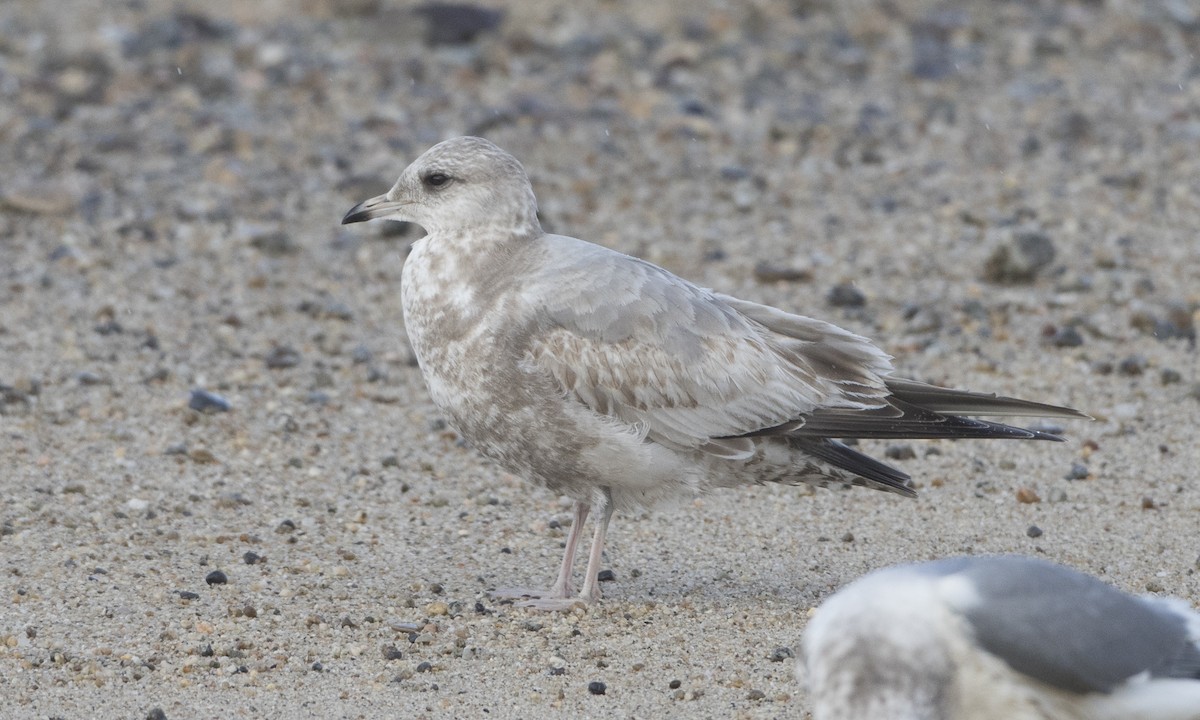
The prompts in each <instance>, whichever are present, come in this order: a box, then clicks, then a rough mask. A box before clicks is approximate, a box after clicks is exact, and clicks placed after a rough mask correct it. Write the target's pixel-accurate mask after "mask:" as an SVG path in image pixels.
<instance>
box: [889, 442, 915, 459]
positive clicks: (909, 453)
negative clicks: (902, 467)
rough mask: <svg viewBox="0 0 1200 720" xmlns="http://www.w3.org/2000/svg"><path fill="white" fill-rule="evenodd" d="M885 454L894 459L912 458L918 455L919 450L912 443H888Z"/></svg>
mask: <svg viewBox="0 0 1200 720" xmlns="http://www.w3.org/2000/svg"><path fill="white" fill-rule="evenodd" d="M883 454H884V455H885V456H887V457H889V458H891V459H892V460H912V459H913V458H915V457H916V456H917V451H916V450H914V449H913V446H912V445H909V444H907V443H906V444H904V445H888V446H887V449H886V450H884V451H883Z"/></svg>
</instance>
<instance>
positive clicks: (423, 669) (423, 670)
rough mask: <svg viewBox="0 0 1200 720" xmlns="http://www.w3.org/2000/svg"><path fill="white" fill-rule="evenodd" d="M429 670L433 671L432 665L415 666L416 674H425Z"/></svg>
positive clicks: (426, 663) (425, 663) (424, 663)
mask: <svg viewBox="0 0 1200 720" xmlns="http://www.w3.org/2000/svg"><path fill="white" fill-rule="evenodd" d="M430 670H433V665H431V664H429V663H428V662H423V663H421V664H420V665H418V666H417V672H419V673H427V672H429V671H430Z"/></svg>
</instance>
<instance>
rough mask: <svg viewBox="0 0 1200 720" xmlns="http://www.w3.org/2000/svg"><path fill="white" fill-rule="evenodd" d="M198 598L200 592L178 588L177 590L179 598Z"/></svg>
mask: <svg viewBox="0 0 1200 720" xmlns="http://www.w3.org/2000/svg"><path fill="white" fill-rule="evenodd" d="M199 598H200V594H199V593H194V592H192V591H191V590H180V591H179V599H180V600H198V599H199Z"/></svg>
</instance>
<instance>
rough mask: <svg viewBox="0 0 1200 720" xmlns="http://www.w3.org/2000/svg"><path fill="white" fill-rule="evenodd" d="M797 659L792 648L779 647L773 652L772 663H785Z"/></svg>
mask: <svg viewBox="0 0 1200 720" xmlns="http://www.w3.org/2000/svg"><path fill="white" fill-rule="evenodd" d="M794 657H796V654H795V653H793V652H792V649H791V648H790V647H777V648H775V649H774V650H773V651H772V652H771V662H783V661H784V660H789V659H791V658H794Z"/></svg>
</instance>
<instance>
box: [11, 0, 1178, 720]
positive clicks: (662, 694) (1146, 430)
mask: <svg viewBox="0 0 1200 720" xmlns="http://www.w3.org/2000/svg"><path fill="white" fill-rule="evenodd" d="M656 5H658V4H657V3H633V2H631V3H625V2H619V1H599V0H597V1H590V2H584V3H565V2H564V3H554V2H548V1H547V2H540V3H530V4H525V5H522V7H521V9H519V10H517V9H509V10H508V11H507V13H506V14H505V15H504V17H503V20H502V22H501V23H500V25H499V26H498V27H491V28H487V27H485V28H484V29H482V30H481V31H480V32H479V33H478V34H477V35H475V36H474V37H473V38H469V39H468V40H467V42H464V43H453V42H449V41H450V40H454V39H456V38H454V37H451V36H453V35H454V34H455V33H453V32H450V30H452V29H455V28H458V29H460V30H461V29H462V28H461V25H455V24H454V23H451V25H449V26H447V25H445V24H444V22H443V21H442V20H439V19H438V17H437V14H436V13H434V14H432V15H430V14H428V13H427V14H425V15H424V16H422V15H419V14H416V13H414V12H413V11H412V10H411V8H406V7H403V6H400V5H396V4H394V3H389V2H382V3H381V2H377V1H374V0H356V2H353V3H337V4H334V3H326V2H322V1H321V0H308V1H307V2H302V1H299V0H298V1H297V2H294V3H288V2H281V1H279V2H271V3H261V4H251V3H246V4H243V5H238V6H237V7H236V8H231V7H228V6H226V7H220V6H216V5H214V4H211V3H192V4H191V10H189V9H188V7H189V6H188V4H183V5H180V4H178V3H174V2H167V1H165V0H144V1H143V2H138V3H93V2H74V3H72V2H58V3H44V2H41V1H40V0H9V1H8V2H5V3H2V4H0V166H2V167H3V168H4V173H3V174H2V176H0V386H2V387H0V431H2V435H0V561H2V563H3V579H2V580H0V585H2V596H0V695H2V696H3V698H4V701H3V703H2V704H0V715H3V716H5V717H63V718H84V717H123V718H144V717H163V716H165V717H168V718H232V717H326V718H342V717H345V718H358V717H367V718H370V717H492V718H502V717H513V718H525V717H533V716H535V715H537V714H550V715H552V716H561V717H579V716H582V715H585V714H586V715H588V716H598V717H637V718H646V717H659V716H666V715H671V716H687V717H747V718H774V717H781V718H782V717H789V718H801V717H804V716H805V715H806V710H807V702H806V699H805V695H804V691H803V688H802V687H801V686H799V684H798V683H797V682H796V681H795V680H794V678H793V666H794V661H793V660H792V659H791V658H790V657H789V655H791V653H792V650H791V649H792V648H795V647H796V645H797V642H798V640H799V637H800V635H801V632H802V630H803V628H804V624H805V622H806V618H807V617H808V613H809V612H810V609H811V608H813V607H814V606H816V605H817V604H819V603H820V602H821V600H822V599H823V598H825V597H826V596H828V595H829V593H831V592H832V591H833V590H834V589H836V588H838V587H839V586H841V585H843V584H845V583H846V582H848V581H850V580H852V579H853V578H855V577H857V576H859V575H861V574H862V573H864V572H866V571H869V570H871V569H873V568H877V567H880V566H883V565H887V564H891V563H895V562H901V561H912V560H924V559H930V558H936V557H942V556H945V555H950V554H956V553H984V552H1020V553H1030V554H1039V555H1041V556H1043V557H1047V558H1050V559H1053V560H1056V561H1059V562H1063V563H1066V564H1069V565H1071V566H1074V567H1077V568H1080V569H1083V570H1085V571H1088V572H1091V573H1094V574H1097V575H1099V576H1101V577H1103V578H1105V579H1106V580H1108V581H1110V582H1112V583H1114V584H1115V585H1117V586H1119V587H1121V588H1124V589H1127V590H1131V591H1135V592H1146V591H1149V592H1155V593H1164V594H1172V595H1177V596H1180V597H1183V598H1186V599H1188V600H1190V601H1191V602H1193V603H1196V602H1198V601H1200V576H1198V575H1197V574H1196V571H1197V561H1198V558H1197V556H1198V554H1200V540H1198V534H1197V528H1198V527H1200V487H1198V486H1197V480H1196V477H1195V474H1196V470H1195V469H1196V467H1197V466H1200V445H1198V444H1197V442H1196V426H1197V425H1196V417H1197V413H1198V412H1200V386H1198V385H1197V383H1198V382H1200V376H1198V362H1197V353H1196V349H1195V332H1196V323H1197V321H1198V320H1200V318H1198V317H1197V308H1198V307H1200V241H1198V240H1197V236H1198V231H1200V152H1197V148H1198V147H1200V60H1198V59H1197V53H1200V15H1198V14H1197V12H1196V10H1195V8H1194V7H1193V6H1191V5H1190V4H1189V3H1187V2H1178V1H1176V0H1163V1H1162V2H1146V3H1139V2H1118V1H1116V0H1114V1H1112V2H1103V3H1096V2H1081V3H1070V2H1067V3H1022V2H1005V3H990V2H983V1H980V2H973V3H963V4H957V5H956V6H954V7H952V6H951V5H950V4H938V3H931V2H915V1H908V0H905V1H902V2H891V3H878V4H876V3H870V2H865V1H859V2H848V3H836V2H821V1H820V0H817V1H816V2H795V3H771V2H765V1H760V2H753V3H748V4H745V5H744V6H743V5H742V4H740V3H729V4H726V3H717V2H714V3H704V4H687V7H686V8H684V9H679V10H667V9H662V8H657V7H655V6H656ZM497 7H498V6H497ZM431 18H432V20H431ZM483 19H484V20H487V19H488V18H486V17H485V18H483ZM431 23H435V24H437V27H434V26H433V24H431ZM483 25H487V23H486V22H485V23H483ZM469 29H470V28H467V30H469ZM435 31H436V32H435ZM470 35H471V33H470V32H465V31H464V32H463V33H462V37H464V38H465V37H467V36H470ZM459 39H462V38H459ZM468 132H471V133H477V134H484V135H486V136H487V137H489V138H490V139H492V140H494V141H496V142H497V143H499V144H500V145H501V146H503V147H505V148H506V149H508V150H510V151H511V152H513V153H514V154H515V155H517V156H518V157H519V158H520V159H521V160H522V161H523V162H524V163H525V165H526V167H527V168H528V170H529V173H530V175H531V177H532V179H533V182H534V186H535V189H536V190H537V192H538V194H539V197H540V199H541V209H542V216H543V219H544V222H545V225H546V226H547V228H549V229H551V230H553V231H557V232H565V233H569V234H573V235H576V236H579V237H584V238H587V239H590V240H593V241H596V242H600V243H604V244H607V245H609V246H611V247H614V248H617V249H620V250H622V251H625V252H630V253H634V254H637V255H640V256H642V257H646V258H648V259H650V260H653V261H655V262H658V263H660V264H663V265H664V266H666V267H668V268H669V269H671V270H673V271H675V272H677V273H680V274H683V275H685V276H687V277H689V278H692V279H694V280H696V281H698V282H700V283H702V284H705V285H708V286H712V287H715V288H718V289H720V290H722V291H725V292H729V293H733V294H737V295H740V296H742V297H746V298H748V299H752V300H756V301H760V302H766V303H771V304H776V305H779V306H780V307H784V308H788V309H791V310H794V311H797V312H802V313H805V314H809V315H814V316H818V317H822V318H825V319H829V320H832V321H834V322H837V323H839V324H841V325H843V326H845V327H848V328H851V329H853V330H855V331H858V332H861V333H863V334H866V335H868V336H870V337H873V338H875V339H876V340H878V342H879V343H880V344H881V345H882V346H883V347H885V348H886V349H888V351H889V352H891V353H893V354H894V355H895V357H896V364H897V366H898V368H899V370H900V372H901V374H903V375H908V376H912V377H917V378H921V379H924V380H928V381H933V382H938V383H943V384H950V385H954V386H959V387H970V388H973V389H976V390H982V391H991V392H999V393H1004V394H1012V395H1019V396H1023V397H1028V398H1032V399H1042V400H1047V401H1053V402H1059V403H1064V404H1069V405H1073V406H1075V407H1078V408H1081V409H1083V410H1085V411H1086V412H1089V413H1091V414H1092V415H1094V416H1095V417H1096V418H1097V419H1096V421H1095V422H1091V423H1083V422H1079V423H1070V424H1067V425H1066V427H1065V428H1064V429H1065V432H1066V436H1067V442H1066V443H1064V444H1051V443H1003V442H990V443H982V442H977V443H946V442H941V443H939V442H930V443H921V442H916V443H911V444H905V443H892V444H890V445H894V446H896V447H892V448H891V449H890V452H891V453H892V454H894V455H898V456H899V457H900V458H901V459H896V460H894V462H896V463H898V464H899V465H900V466H902V467H903V468H904V469H905V470H906V471H908V472H909V473H911V474H912V475H913V476H914V478H916V479H917V482H918V484H919V487H920V491H921V497H920V499H918V500H916V501H904V500H902V499H898V498H897V497H895V496H889V495H885V494H882V493H871V492H866V491H819V492H806V491H805V490H804V489H803V488H780V487H756V488H744V489H740V490H737V491H723V492H718V493H714V494H711V495H708V496H705V497H702V498H696V499H690V498H689V499H684V500H683V501H681V502H680V503H679V505H678V506H676V507H668V508H660V509H656V510H654V511H652V512H648V513H645V514H643V515H640V516H633V517H630V516H625V517H618V518H617V519H616V520H615V522H614V525H613V529H612V533H611V535H610V542H609V545H608V553H607V560H608V562H609V566H610V567H611V569H612V571H613V573H614V574H615V578H616V580H615V582H609V583H606V584H605V585H604V590H605V592H606V598H605V599H604V600H603V602H602V603H600V604H599V605H598V606H595V607H593V608H591V609H589V610H588V611H586V612H578V613H575V614H569V615H543V614H536V613H533V612H530V611H525V610H519V609H514V608H512V607H510V606H506V605H500V604H497V603H496V602H494V601H492V600H491V599H490V598H489V597H488V595H487V589H488V588H489V587H495V586H496V585H498V584H513V583H519V584H541V583H544V582H546V581H548V580H549V579H550V578H551V576H552V574H553V571H554V569H555V568H556V565H557V558H558V555H559V553H560V551H561V550H560V549H561V544H562V542H563V536H564V529H565V526H566V524H567V523H568V522H569V520H570V513H569V508H568V505H567V504H566V503H564V502H563V501H562V500H560V499H559V498H556V497H553V496H550V495H548V494H547V493H545V492H542V491H535V490H533V489H531V488H530V487H528V486H526V485H525V484H523V483H522V481H521V480H520V479H519V478H514V477H511V476H509V475H507V474H505V473H504V472H503V471H501V470H499V469H498V468H496V467H495V466H493V465H491V464H489V463H488V462H486V461H484V460H482V459H481V458H480V457H478V456H477V455H475V454H474V453H473V452H472V451H471V450H470V449H469V448H467V447H464V446H463V445H462V444H461V443H460V442H458V441H457V437H456V436H455V434H454V433H453V431H452V430H451V429H449V428H447V427H445V424H444V422H443V421H442V420H441V418H440V417H439V414H438V412H437V410H436V409H435V408H434V407H433V406H432V405H431V404H430V401H429V398H428V396H427V394H426V392H425V389H424V387H423V385H422V381H421V377H420V374H419V371H418V370H417V369H416V367H415V366H414V364H413V362H412V359H411V353H410V351H409V349H408V345H407V342H406V340H405V334H404V328H403V322H402V319H401V314H400V303H399V294H398V283H399V278H400V269H401V266H402V263H403V258H404V252H405V247H406V245H407V243H409V242H410V241H411V240H413V239H414V238H415V237H417V233H418V232H419V231H417V230H415V229H411V228H410V229H407V230H406V229H405V228H404V227H402V226H395V227H392V228H387V227H380V226H379V225H378V224H374V225H369V226H353V227H348V228H342V227H339V226H338V224H337V223H338V220H339V219H340V217H341V215H342V214H343V213H344V212H345V210H347V209H348V208H349V207H350V206H351V205H353V204H354V203H355V202H357V201H359V200H362V199H364V198H366V197H369V196H371V195H374V194H377V193H379V192H382V191H383V190H384V189H386V187H387V186H388V185H389V184H390V183H391V181H392V179H393V178H394V176H395V175H396V174H398V173H399V171H400V170H401V169H402V168H403V167H404V166H405V165H406V164H407V163H408V162H409V161H410V160H411V159H412V158H413V157H415V156H416V154H417V153H419V152H420V151H422V150H424V149H425V148H426V147H427V146H429V145H430V144H432V143H433V142H436V141H437V140H439V139H442V138H444V137H447V136H451V135H456V134H463V133H468ZM1022 248H1024V249H1025V250H1028V251H1029V259H1028V260H1027V261H1026V260H1023V259H1022V258H1023V257H1024V256H1023V255H1022ZM1051 250H1052V251H1053V256H1052V257H1050V254H1049V251H1051ZM1005 252H1007V253H1009V259H1008V261H996V258H1001V256H1002V255H1003V253H1005ZM1001 260H1002V258H1001ZM839 286H841V290H840V291H839V292H838V293H837V294H836V298H837V299H838V302H832V300H831V298H834V297H835V296H834V295H831V293H833V291H834V289H835V288H838V287H839ZM855 289H856V290H857V291H859V292H858V293H855V292H854V290H855ZM859 301H861V303H860V304H857V305H855V303H856V302H859ZM195 389H204V390H207V391H209V392H212V393H217V394H219V395H221V396H223V397H224V398H225V399H226V400H227V401H228V403H229V406H230V407H229V410H228V411H227V412H200V411H196V410H192V409H189V407H188V405H189V397H190V395H189V394H190V393H191V392H192V391H193V390H195ZM906 445H908V447H905V446H906ZM909 447H910V448H911V450H912V451H914V452H912V453H911V456H910V457H907V459H905V456H907V455H910V453H908V452H907V450H908V449H909ZM868 449H870V450H871V451H872V452H876V453H879V454H881V455H882V454H883V453H884V452H885V451H889V444H884V443H875V444H869V445H868ZM1068 477H1071V478H1073V479H1068ZM1019 496H1020V499H1019ZM1021 500H1025V501H1031V500H1036V502H1022V501H1021ZM214 571H220V572H222V573H224V575H225V578H226V582H225V583H224V584H211V585H210V584H208V582H206V578H207V577H209V576H210V573H213V572H214ZM593 682H602V683H604V684H605V688H606V689H605V693H604V694H603V695H596V694H592V693H590V692H589V689H588V688H589V684H590V683H593ZM155 710H158V711H161V712H155Z"/></svg>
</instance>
